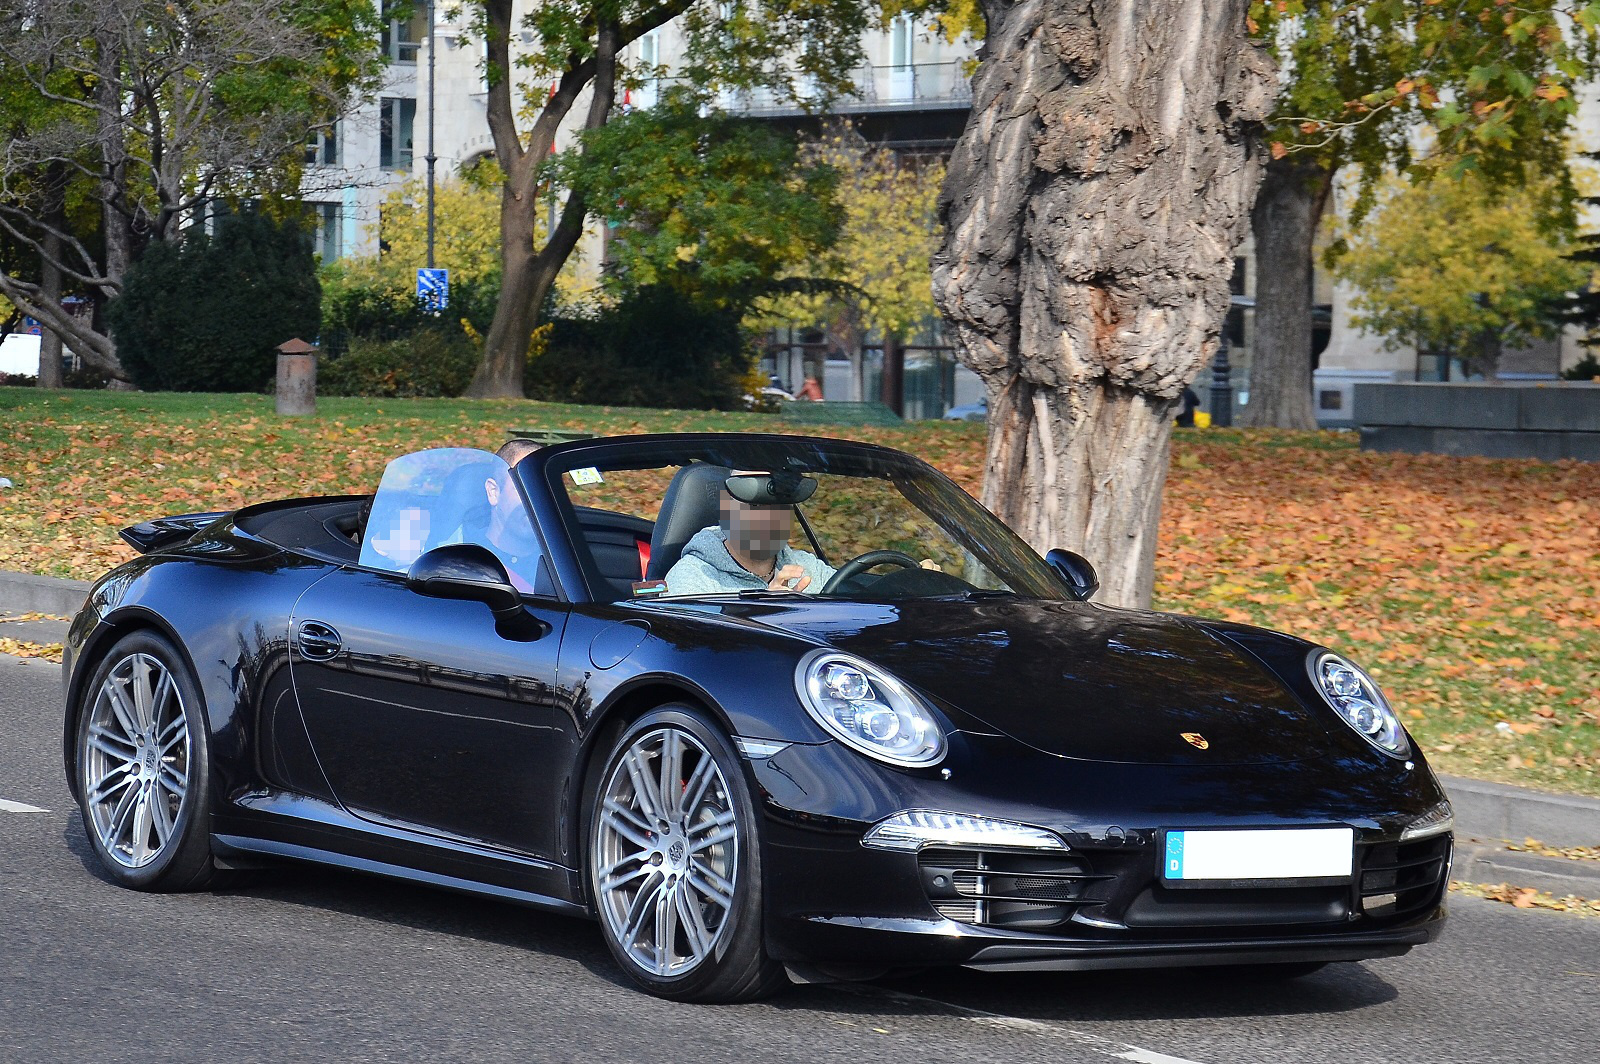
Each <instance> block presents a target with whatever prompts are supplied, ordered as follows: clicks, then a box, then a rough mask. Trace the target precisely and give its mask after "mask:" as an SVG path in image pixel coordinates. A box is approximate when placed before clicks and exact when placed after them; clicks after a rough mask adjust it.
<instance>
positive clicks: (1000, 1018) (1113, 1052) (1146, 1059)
mask: <svg viewBox="0 0 1600 1064" xmlns="http://www.w3.org/2000/svg"><path fill="white" fill-rule="evenodd" d="M829 989H831V990H843V991H846V992H847V993H857V994H862V995H864V996H870V995H877V996H880V997H889V998H895V999H896V1000H899V1001H907V1002H911V1001H914V1002H917V1003H918V1004H922V1005H932V1006H935V1007H937V1008H942V1009H949V1010H951V1011H953V1012H955V1013H956V1014H957V1015H958V1016H959V1017H960V1018H961V1019H963V1020H969V1021H971V1022H972V1023H981V1024H984V1025H985V1026H989V1027H1002V1028H1005V1029H1007V1030H1012V1031H1027V1032H1029V1033H1030V1034H1037V1035H1044V1036H1046V1037H1051V1038H1057V1039H1060V1040H1061V1041H1064V1042H1070V1043H1072V1044H1073V1045H1075V1046H1078V1047H1080V1048H1082V1049H1087V1050H1089V1051H1090V1052H1092V1053H1101V1054H1104V1055H1105V1056H1108V1057H1111V1058H1113V1059H1115V1060H1131V1061H1133V1062H1134V1064H1198V1062H1197V1061H1193V1060H1190V1059H1188V1058H1187V1057H1173V1056H1168V1055H1167V1054H1165V1053H1157V1052H1155V1051H1153V1050H1149V1049H1142V1048H1140V1047H1139V1046H1136V1045H1130V1044H1129V1043H1127V1042H1116V1041H1113V1040H1112V1039H1110V1038H1101V1037H1100V1036H1099V1035H1097V1034H1089V1033H1088V1032H1087V1031H1075V1030H1073V1029H1072V1028H1070V1027H1061V1026H1058V1025H1056V1024H1053V1023H1046V1022H1044V1021H1043V1020H1028V1019H1023V1018H1022V1017H1020V1016H1006V1015H1004V1014H1002V1013H998V1012H988V1011H985V1010H984V1009H974V1008H969V1007H968V1006H966V1005H957V1004H955V1003H954V1002H950V1001H945V1000H943V999H942V998H931V997H923V996H922V995H920V994H906V993H902V992H900V991H898V990H885V989H883V988H882V987H866V986H860V987H857V986H853V985H851V984H849V983H836V984H830V985H829Z"/></svg>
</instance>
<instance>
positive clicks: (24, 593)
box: [0, 569, 94, 617]
mask: <svg viewBox="0 0 1600 1064" xmlns="http://www.w3.org/2000/svg"><path fill="white" fill-rule="evenodd" d="M93 586H94V585H93V584H91V583H89V581H87V580H65V579H63V578H61V577H59V576H38V575H36V574H34V573H14V572H10V571H8V570H4V569H0V611H4V612H9V613H51V614H55V615H57V616H62V617H71V616H73V615H74V614H76V613H77V612H78V611H79V610H80V609H82V608H83V600H84V599H86V598H88V597H89V589H90V588H91V587H93Z"/></svg>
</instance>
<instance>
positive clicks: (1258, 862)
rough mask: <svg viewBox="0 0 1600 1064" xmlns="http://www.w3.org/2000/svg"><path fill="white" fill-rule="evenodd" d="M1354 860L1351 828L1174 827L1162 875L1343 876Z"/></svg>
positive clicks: (1196, 877) (1201, 877) (1202, 878)
mask: <svg viewBox="0 0 1600 1064" xmlns="http://www.w3.org/2000/svg"><path fill="white" fill-rule="evenodd" d="M1354 860H1355V831H1354V830H1352V829H1351V828H1263V829H1259V830H1242V831H1209V830H1207V831H1168V832H1167V838H1166V849H1165V853H1164V857H1163V860H1162V864H1161V877H1162V878H1163V879H1166V880H1181V881H1184V882H1196V883H1199V882H1204V881H1207V880H1211V881H1219V880H1221V881H1234V882H1238V881H1241V880H1252V881H1253V880H1274V879H1343V878H1348V877H1349V875H1350V873H1351V869H1352V867H1353V864H1354Z"/></svg>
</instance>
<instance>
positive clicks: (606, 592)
mask: <svg viewBox="0 0 1600 1064" xmlns="http://www.w3.org/2000/svg"><path fill="white" fill-rule="evenodd" d="M830 458H832V459H835V460H836V462H837V463H839V464H848V466H849V467H851V469H852V473H853V474H854V475H861V474H862V473H863V472H869V471H870V472H876V473H881V474H883V475H888V474H889V473H891V472H902V473H905V474H913V475H916V476H920V477H925V478H927V480H926V481H925V482H926V483H927V484H928V485H929V488H930V491H931V492H932V493H933V494H934V495H936V496H938V497H939V501H940V502H941V503H944V504H946V505H948V506H949V507H950V508H951V509H952V511H953V512H956V513H961V512H965V514H966V516H967V519H968V520H969V521H971V522H976V523H977V525H978V526H979V527H980V528H981V529H982V532H981V533H980V535H979V536H978V537H968V536H963V535H962V534H961V533H960V531H959V529H952V528H951V527H950V526H949V525H947V524H946V523H945V522H942V521H938V522H937V523H938V524H939V525H940V526H941V528H943V529H944V531H945V533H946V534H947V535H949V536H951V537H952V538H953V539H956V540H958V541H963V542H965V541H970V540H972V539H974V538H978V539H988V540H991V541H992V542H993V543H994V544H995V545H996V546H997V547H998V548H999V550H998V552H994V551H974V553H975V554H977V555H978V557H979V560H980V561H982V562H983V563H984V564H985V565H987V566H989V567H990V568H991V569H992V570H994V571H996V572H997V573H998V572H1000V571H1008V572H1016V573H1018V574H1019V575H1021V576H1023V577H1025V579H1024V580H1021V581H1017V582H1015V583H1013V587H1014V590H1015V592H1016V594H1017V595H1018V596H1019V597H1021V598H1034V599H1047V600H1052V601H1054V600H1065V599H1068V598H1070V595H1069V593H1068V591H1067V589H1066V586H1065V585H1064V584H1063V583H1062V582H1061V580H1060V578H1059V577H1058V576H1057V575H1056V573H1055V570H1053V569H1052V568H1051V567H1050V565H1049V564H1048V563H1047V562H1046V561H1045V560H1044V559H1043V558H1041V557H1040V556H1039V554H1038V552H1037V551H1035V550H1034V549H1033V548H1032V547H1030V546H1028V544H1027V543H1026V542H1025V541H1024V540H1023V539H1022V537H1020V536H1018V535H1017V534H1016V533H1015V532H1014V531H1012V530H1011V529H1010V528H1009V527H1008V526H1007V525H1006V524H1005V523H1004V522H1003V521H1001V520H1000V519H999V518H998V517H996V516H994V514H992V513H990V512H989V511H988V510H986V509H985V508H984V507H983V506H982V505H981V504H980V503H979V502H978V501H977V500H976V499H974V498H973V497H972V496H971V495H969V494H967V493H966V492H965V491H963V490H962V489H961V487H960V486H959V485H958V484H956V483H955V482H954V481H952V480H951V479H950V478H949V477H947V476H945V475H944V474H943V473H941V472H939V471H938V470H937V469H935V468H934V467H933V466H931V465H929V464H928V463H927V462H925V461H923V460H922V459H920V458H918V457H916V456H915V455H911V454H908V453H906V452H904V451H897V450H895V449H893V448H890V447H882V446H878V445H876V444H870V443H858V442H856V441H854V440H840V439H831V438H827V437H819V436H790V435H785V434H779V433H755V432H751V433H742V432H741V433H731V432H730V433H673V434H661V435H637V436H611V437H602V438H598V439H593V440H579V441H576V442H573V443H562V444H556V445H554V446H551V447H545V448H541V449H540V450H538V451H535V452H533V453H532V454H530V455H528V456H527V457H526V458H524V459H523V460H522V461H521V462H518V463H517V465H516V466H514V467H513V468H512V472H513V475H515V476H518V477H520V478H523V479H524V485H523V486H524V490H525V493H526V495H527V496H528V498H529V499H530V500H531V501H532V502H533V509H534V511H535V512H534V517H535V519H536V522H537V523H539V524H542V525H544V526H545V527H546V528H547V529H549V530H550V531H552V532H554V531H556V530H558V529H559V530H560V533H561V534H560V535H546V536H545V543H546V546H547V548H555V542H556V541H558V540H559V541H560V548H559V549H551V553H550V558H551V561H552V563H553V564H554V566H555V568H556V570H557V575H558V577H559V579H560V581H561V583H562V584H563V585H564V586H565V587H566V589H567V591H568V595H569V597H571V598H573V599H575V600H577V599H582V600H584V601H589V602H608V603H614V602H630V601H644V600H638V599H619V598H617V597H615V595H614V594H613V592H612V589H611V585H610V583H609V582H608V581H607V580H606V579H605V577H603V576H602V575H600V573H599V572H598V571H597V570H596V569H595V568H594V566H593V563H592V560H591V559H590V558H589V552H588V551H587V550H585V549H584V547H583V532H582V529H581V528H580V526H579V522H578V517H577V513H576V511H575V509H574V506H573V503H572V501H571V498H570V496H569V495H568V493H567V490H566V485H565V484H564V483H563V482H562V479H561V478H562V476H563V475H565V474H566V473H569V472H571V471H572V470H574V469H584V468H589V467H594V468H599V469H612V470H622V469H655V468H666V467H672V466H682V465H687V464H688V463H689V462H692V461H703V462H710V463H713V464H716V465H726V466H729V467H730V468H745V469H759V468H796V469H800V470H802V471H806V472H814V473H819V474H822V473H829V472H838V470H837V468H834V469H830V468H828V466H829V464H830V463H829V462H828V459H830ZM863 467H865V468H863ZM900 490H902V493H904V489H903V488H902V489H900ZM907 499H908V500H909V501H910V502H911V503H912V505H918V506H919V508H920V506H921V505H922V504H921V503H919V501H918V500H917V499H915V498H913V497H912V496H911V495H910V494H907ZM928 516H929V517H934V516H935V515H934V514H932V513H930V514H929V515H928ZM935 519H936V518H935ZM986 555H987V556H986ZM997 562H998V563H999V564H996V563H997ZM1008 582H1009V581H1008ZM699 597H700V596H696V598H699ZM704 597H705V598H717V597H720V596H715V595H707V596H704ZM665 601H694V599H669V600H665ZM822 601H849V600H847V599H835V598H829V599H825V600H822Z"/></svg>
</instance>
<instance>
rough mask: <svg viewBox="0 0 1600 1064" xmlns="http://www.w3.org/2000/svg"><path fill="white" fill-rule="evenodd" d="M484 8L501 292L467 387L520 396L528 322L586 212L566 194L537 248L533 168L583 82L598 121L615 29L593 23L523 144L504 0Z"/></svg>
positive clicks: (612, 72)
mask: <svg viewBox="0 0 1600 1064" xmlns="http://www.w3.org/2000/svg"><path fill="white" fill-rule="evenodd" d="M485 12H486V14H487V17H488V24H489V28H488V33H487V41H486V44H487V48H488V63H489V66H490V68H491V72H492V73H493V74H495V76H494V77H493V78H492V80H491V83H490V88H489V101H488V118H489V131H490V133H491V134H492V135H493V137H494V145H495V156H496V158H497V159H498V161H499V163H500V168H501V169H502V170H503V171H505V175H506V177H505V184H504V185H503V186H502V187H501V192H500V242H501V252H500V254H501V274H500V298H499V300H498V302H496V304H495V308H494V321H493V322H491V323H490V325H489V334H488V335H487V336H485V337H484V345H483V346H484V350H483V361H482V362H481V363H480V364H479V365H478V371H477V373H476V374H474V375H473V378H472V383H471V384H470V385H468V386H467V391H466V394H467V395H468V396H469V397H471V398H474V399H496V398H501V399H520V398H522V377H523V371H524V370H525V369H526V367H527V361H528V343H529V341H530V340H531V339H532V337H533V326H534V324H535V323H536V322H537V321H538V318H539V312H540V311H541V310H542V309H543V307H544V301H545V298H546V297H547V296H548V295H549V294H550V289H551V287H552V286H553V285H554V284H555V280H556V275H557V274H559V273H560V272H561V267H562V265H563V264H564V263H565V262H566V261H567V257H568V256H569V255H571V254H572V249H573V248H574V247H576V246H577V243H578V238H579V237H581V236H582V235H583V219H584V214H585V209H584V203H583V197H582V196H579V195H576V194H574V195H572V196H570V197H568V199H567V205H566V207H565V208H564V209H563V210H562V212H561V220H560V221H559V222H558V223H557V224H556V227H555V230H554V231H553V232H552V233H550V234H549V238H548V239H547V240H546V241H545V246H544V247H542V248H539V249H538V250H537V251H536V250H535V249H534V224H535V222H536V221H537V218H538V187H539V181H538V178H539V168H540V166H541V165H542V164H543V163H544V161H545V159H547V158H548V157H549V155H550V151H551V149H552V148H553V147H554V145H555V137H556V129H557V128H558V127H559V126H560V124H561V121H562V119H563V118H565V117H566V115H567V112H568V111H570V110H571V109H572V105H573V104H574V103H575V102H576V101H577V98H578V93H579V92H580V91H581V90H582V89H583V87H584V86H585V85H588V84H589V83H590V82H593V85H594V94H593V95H592V96H591V97H590V100H589V113H588V116H587V118H586V120H585V122H584V128H586V129H596V128H598V127H600V126H602V125H604V124H605V121H606V118H607V117H608V116H609V115H610V113H611V104H612V101H613V100H614V99H615V97H616V85H617V78H616V58H617V49H618V47H619V46H620V44H621V29H620V27H619V26H618V25H617V24H616V23H614V22H609V23H606V24H604V25H602V26H600V27H599V29H598V30H597V31H596V34H595V54H594V55H593V56H592V57H591V58H589V59H587V60H585V61H584V62H582V63H579V64H578V65H577V66H575V67H572V68H570V69H569V70H567V71H566V72H565V73H564V74H562V76H561V79H560V81H559V82H558V83H557V86H556V89H555V91H554V92H553V93H552V94H551V96H550V99H549V100H548V101H546V103H545V105H544V109H543V110H542V111H540V112H539V117H538V119H537V120H536V121H535V122H534V125H533V131H532V133H531V134H530V135H529V137H528V140H527V143H526V144H525V145H524V143H523V141H522V137H521V136H520V135H519V134H518V133H517V127H516V112H515V110H514V106H513V101H512V91H511V89H512V84H513V82H514V80H515V78H514V77H513V67H512V65H511V60H510V51H509V48H510V40H511V30H512V4H511V0H493V2H491V3H488V4H486V5H485ZM630 39H631V38H630Z"/></svg>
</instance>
